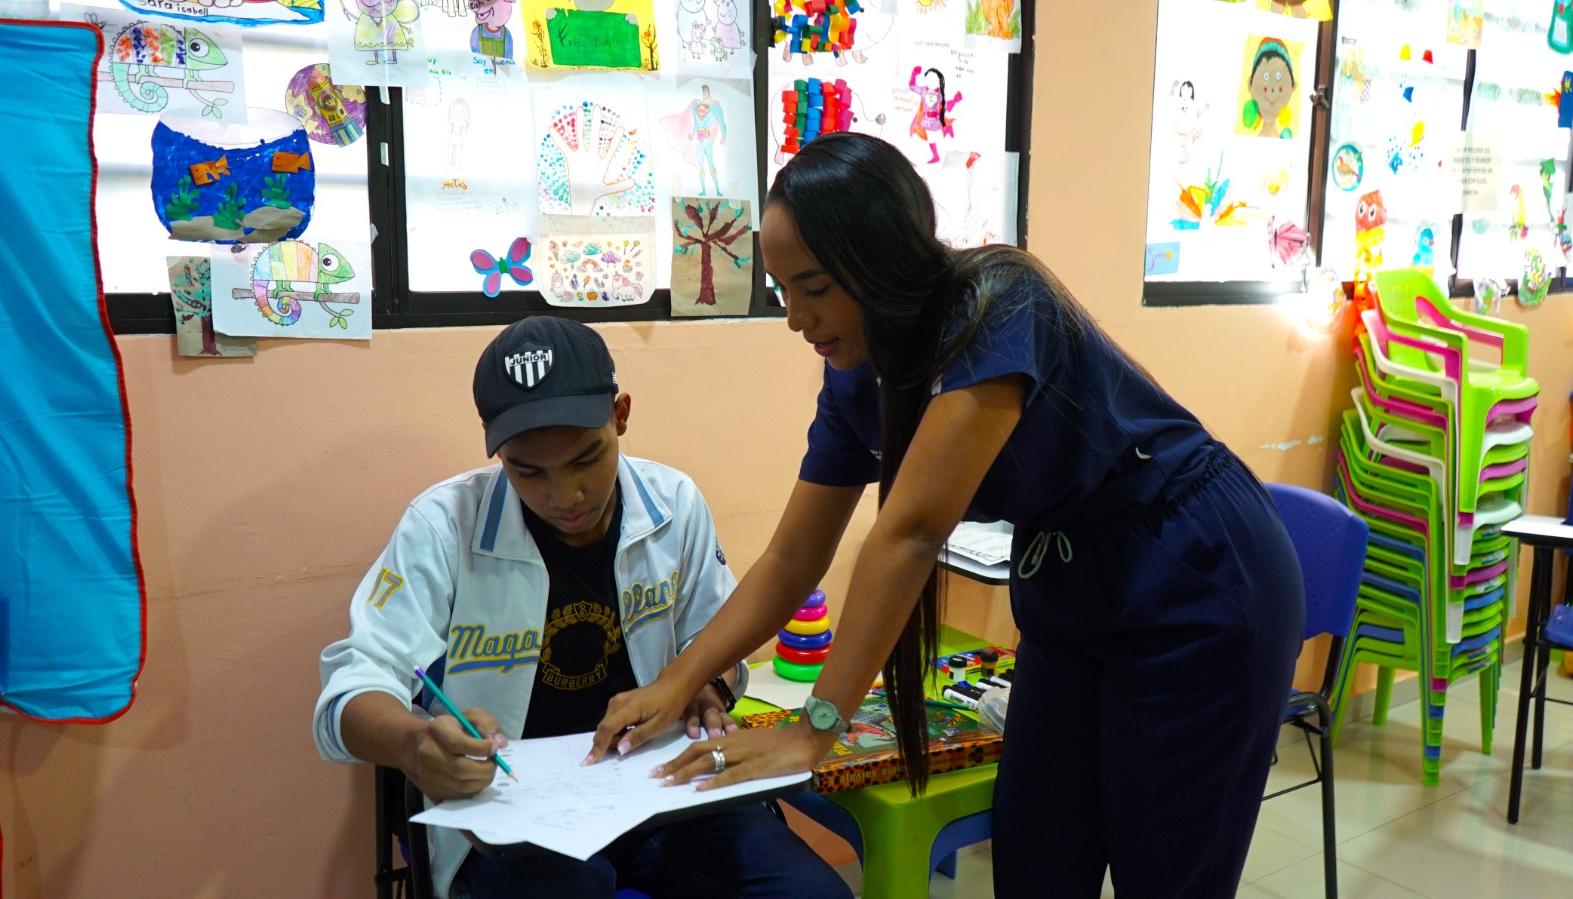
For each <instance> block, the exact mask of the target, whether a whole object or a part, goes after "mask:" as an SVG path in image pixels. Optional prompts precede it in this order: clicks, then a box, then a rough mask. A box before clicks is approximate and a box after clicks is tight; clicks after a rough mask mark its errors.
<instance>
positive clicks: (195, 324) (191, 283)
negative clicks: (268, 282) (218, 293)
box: [165, 256, 257, 356]
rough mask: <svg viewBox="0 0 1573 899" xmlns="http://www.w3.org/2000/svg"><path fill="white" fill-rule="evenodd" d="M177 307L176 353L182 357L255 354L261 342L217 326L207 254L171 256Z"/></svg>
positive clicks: (172, 299)
mask: <svg viewBox="0 0 1573 899" xmlns="http://www.w3.org/2000/svg"><path fill="white" fill-rule="evenodd" d="M165 262H167V263H168V264H169V299H170V303H171V304H173V305H174V308H175V352H177V353H179V354H180V355H182V356H255V355H257V342H256V341H255V340H253V339H252V338H250V337H230V336H228V335H227V334H220V333H218V332H217V331H215V330H214V328H213V266H212V263H211V262H210V261H209V260H208V257H206V256H168V257H165Z"/></svg>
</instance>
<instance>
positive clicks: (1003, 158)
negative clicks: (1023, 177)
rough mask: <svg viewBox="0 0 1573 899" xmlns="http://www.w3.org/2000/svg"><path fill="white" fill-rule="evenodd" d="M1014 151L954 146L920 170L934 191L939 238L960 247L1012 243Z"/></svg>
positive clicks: (1014, 208) (1014, 197)
mask: <svg viewBox="0 0 1573 899" xmlns="http://www.w3.org/2000/svg"><path fill="white" fill-rule="evenodd" d="M1015 167H1016V154H1014V153H1005V152H1002V151H999V150H991V151H987V152H982V153H980V152H978V151H975V150H965V151H964V150H952V151H950V152H948V153H946V154H945V159H944V161H943V162H942V163H941V164H940V165H938V166H935V167H934V168H931V169H927V170H924V171H923V175H924V179H925V180H926V181H927V182H928V184H929V189H930V190H931V191H932V192H933V195H934V217H935V220H936V221H937V223H938V228H937V233H938V235H939V239H940V240H942V241H944V242H945V243H946V244H947V245H949V246H952V247H956V248H958V249H960V248H965V247H981V246H983V245H985V244H991V243H1013V242H1014V235H1013V233H1012V232H1013V231H1014V230H1015V229H1014V227H1013V226H1014V222H1013V221H1012V220H1011V219H1012V218H1013V217H1014V216H1015V214H1016V203H1015V201H1016V189H1015V174H1014V172H1015Z"/></svg>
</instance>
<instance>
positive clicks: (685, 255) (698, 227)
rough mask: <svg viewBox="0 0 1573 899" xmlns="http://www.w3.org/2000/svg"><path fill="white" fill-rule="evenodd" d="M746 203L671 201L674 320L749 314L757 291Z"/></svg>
mask: <svg viewBox="0 0 1573 899" xmlns="http://www.w3.org/2000/svg"><path fill="white" fill-rule="evenodd" d="M753 257H754V238H753V212H752V206H751V204H750V203H749V202H748V201H747V200H726V199H714V198H709V197H673V198H672V315H673V317H679V318H681V317H689V316H699V315H747V314H748V306H749V300H750V298H751V297H752V295H753V290H754V259H753Z"/></svg>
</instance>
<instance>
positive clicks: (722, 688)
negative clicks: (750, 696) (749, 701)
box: [710, 677, 737, 712]
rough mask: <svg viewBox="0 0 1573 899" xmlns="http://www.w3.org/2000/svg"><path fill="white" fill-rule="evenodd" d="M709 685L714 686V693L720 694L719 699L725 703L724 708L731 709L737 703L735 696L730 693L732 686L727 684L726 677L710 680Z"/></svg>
mask: <svg viewBox="0 0 1573 899" xmlns="http://www.w3.org/2000/svg"><path fill="white" fill-rule="evenodd" d="M710 686H712V687H715V691H716V693H718V694H720V696H721V701H722V702H724V703H726V710H727V711H729V712H730V711H732V708H733V706H736V705H737V696H736V695H735V694H733V693H732V688H731V687H729V686H727V684H726V678H724V677H718V678H716V679H715V680H713V681H711V682H710Z"/></svg>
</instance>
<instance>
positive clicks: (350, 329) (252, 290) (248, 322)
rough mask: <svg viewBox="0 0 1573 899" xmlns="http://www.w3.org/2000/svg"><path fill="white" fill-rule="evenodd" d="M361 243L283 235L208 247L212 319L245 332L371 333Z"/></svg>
mask: <svg viewBox="0 0 1573 899" xmlns="http://www.w3.org/2000/svg"><path fill="white" fill-rule="evenodd" d="M370 271H371V254H370V251H369V248H368V247H367V246H366V245H365V244H364V243H360V244H354V243H350V242H341V241H334V242H333V243H332V244H329V243H326V242H319V241H312V240H283V241H279V242H277V243H273V244H269V245H267V246H261V245H257V246H248V247H235V248H234V249H232V250H220V251H216V252H215V253H214V254H213V301H214V309H213V323H214V327H216V328H217V329H218V330H219V331H220V332H221V333H224V334H229V335H234V336H247V337H308V338H326V339H342V340H369V339H371V302H370V298H371V277H370Z"/></svg>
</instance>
